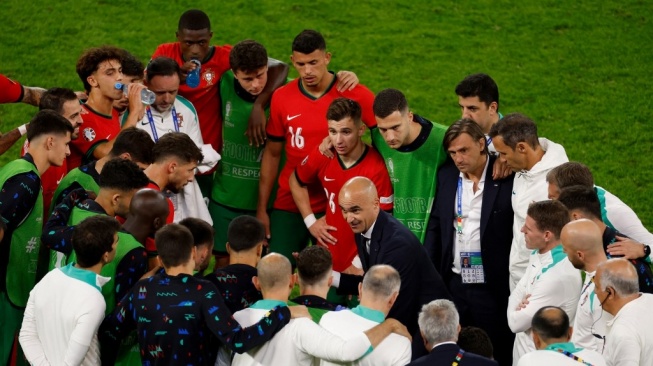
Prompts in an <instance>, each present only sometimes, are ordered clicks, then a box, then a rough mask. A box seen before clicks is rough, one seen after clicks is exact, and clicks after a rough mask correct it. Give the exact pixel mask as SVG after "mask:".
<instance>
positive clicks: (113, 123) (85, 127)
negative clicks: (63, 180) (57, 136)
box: [68, 104, 120, 171]
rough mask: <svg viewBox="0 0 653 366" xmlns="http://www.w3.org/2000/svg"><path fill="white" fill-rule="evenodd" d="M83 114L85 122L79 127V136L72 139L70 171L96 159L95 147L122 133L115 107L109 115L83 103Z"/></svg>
mask: <svg viewBox="0 0 653 366" xmlns="http://www.w3.org/2000/svg"><path fill="white" fill-rule="evenodd" d="M81 114H82V120H83V122H82V125H81V126H80V127H79V137H78V138H76V139H75V140H72V141H70V156H69V157H68V171H70V170H73V169H75V168H77V167H79V166H81V165H84V164H88V163H90V162H91V161H92V160H96V159H95V158H93V151H94V150H95V148H96V147H98V145H99V144H100V143H104V142H107V141H109V140H111V139H115V138H116V136H118V134H119V133H120V121H119V118H118V112H117V111H116V110H115V109H112V110H111V115H110V116H107V115H105V114H101V113H99V112H97V111H95V110H93V109H92V108H91V107H89V106H87V105H86V104H83V105H82V113H81Z"/></svg>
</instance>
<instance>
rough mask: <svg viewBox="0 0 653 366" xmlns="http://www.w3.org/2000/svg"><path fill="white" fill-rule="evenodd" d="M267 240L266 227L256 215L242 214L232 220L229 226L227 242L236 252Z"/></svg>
mask: <svg viewBox="0 0 653 366" xmlns="http://www.w3.org/2000/svg"><path fill="white" fill-rule="evenodd" d="M264 240H265V227H264V226H263V224H262V223H261V221H259V220H258V219H257V218H256V217H254V216H249V215H242V216H238V217H236V218H235V219H233V220H231V222H230V223H229V227H228V228H227V242H229V247H230V248H231V249H233V250H234V251H236V252H240V251H243V250H250V249H252V248H254V247H255V246H257V245H258V244H259V243H261V242H263V241H264Z"/></svg>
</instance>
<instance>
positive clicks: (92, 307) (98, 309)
mask: <svg viewBox="0 0 653 366" xmlns="http://www.w3.org/2000/svg"><path fill="white" fill-rule="evenodd" d="M105 310H106V304H105V303H104V301H102V302H98V303H95V304H89V306H86V309H85V311H84V312H83V313H82V314H81V315H79V317H77V318H76V323H75V324H74V328H73V331H72V333H71V334H70V338H69V339H68V346H67V347H66V354H65V355H64V360H63V361H64V362H63V364H64V365H81V363H82V361H84V357H86V353H87V352H88V349H89V347H90V346H91V342H92V341H93V337H94V336H95V335H96V334H97V331H98V328H99V327H100V323H102V319H103V318H104V311H105Z"/></svg>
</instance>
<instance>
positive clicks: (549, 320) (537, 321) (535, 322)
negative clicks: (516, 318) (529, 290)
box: [531, 306, 569, 342]
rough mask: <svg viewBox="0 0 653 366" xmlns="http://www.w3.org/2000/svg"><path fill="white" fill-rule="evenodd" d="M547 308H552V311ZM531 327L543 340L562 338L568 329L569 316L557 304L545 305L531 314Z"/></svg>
mask: <svg viewBox="0 0 653 366" xmlns="http://www.w3.org/2000/svg"><path fill="white" fill-rule="evenodd" d="M548 310H553V312H550V311H548ZM545 312H547V313H548V314H545ZM531 328H532V329H533V332H535V333H537V335H538V336H539V337H540V338H542V340H543V341H545V342H546V341H548V340H550V339H557V338H563V337H566V336H567V332H568V331H569V316H568V315H567V313H566V312H565V311H564V310H562V309H561V308H559V307H557V306H545V307H542V308H540V310H538V311H536V312H535V315H533V319H532V320H531Z"/></svg>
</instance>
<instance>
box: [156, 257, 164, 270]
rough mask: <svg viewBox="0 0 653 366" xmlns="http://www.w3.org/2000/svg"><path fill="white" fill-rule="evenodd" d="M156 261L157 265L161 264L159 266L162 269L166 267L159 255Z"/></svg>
mask: <svg viewBox="0 0 653 366" xmlns="http://www.w3.org/2000/svg"><path fill="white" fill-rule="evenodd" d="M156 261H157V263H159V266H160V267H161V268H165V267H164V266H163V261H162V260H161V257H159V256H158V255H157V256H156Z"/></svg>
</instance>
